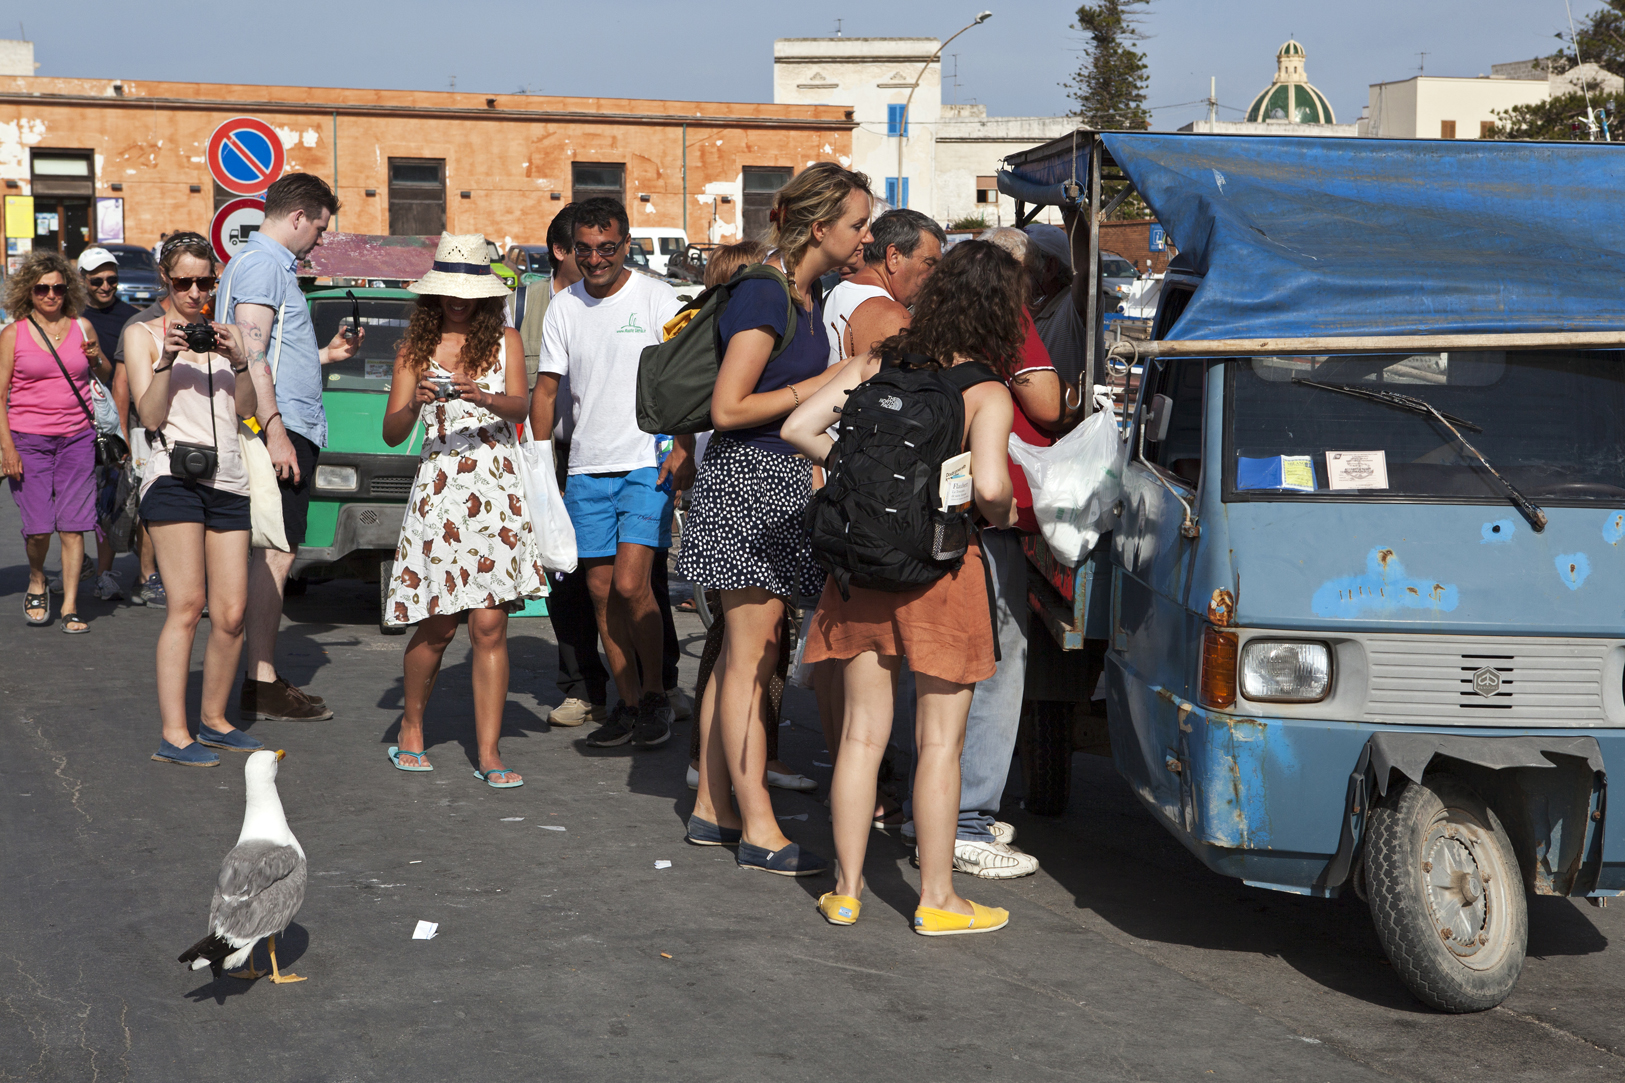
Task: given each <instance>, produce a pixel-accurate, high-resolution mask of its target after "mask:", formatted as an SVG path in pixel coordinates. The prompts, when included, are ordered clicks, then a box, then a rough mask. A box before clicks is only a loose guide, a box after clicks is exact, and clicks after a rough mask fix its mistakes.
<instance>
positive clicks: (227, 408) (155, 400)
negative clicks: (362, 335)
mask: <svg viewBox="0 0 1625 1083" xmlns="http://www.w3.org/2000/svg"><path fill="white" fill-rule="evenodd" d="M158 272H159V275H160V277H162V278H163V280H164V285H165V286H166V287H167V288H168V290H169V296H170V301H171V304H173V306H174V313H175V314H174V315H173V316H166V317H163V318H162V319H157V320H151V321H149V322H147V323H137V324H131V325H129V326H128V327H126V328H125V329H124V343H123V345H124V359H125V363H126V364H127V365H128V366H129V376H130V393H131V396H132V397H133V398H134V399H135V404H136V410H137V412H138V413H139V415H140V419H141V425H142V427H143V428H145V429H146V430H147V432H148V434H149V437H150V443H151V445H152V455H151V457H150V458H149V459H148V460H147V464H146V468H145V470H144V471H143V473H142V478H141V519H142V521H143V522H144V523H146V524H147V527H148V529H149V530H150V532H151V536H152V543H153V550H154V553H155V554H156V556H157V558H158V571H159V574H160V575H161V576H162V577H163V581H164V587H165V589H166V590H167V591H168V593H169V608H168V610H167V612H166V614H165V618H164V629H163V631H162V632H160V633H159V635H158V712H159V714H160V716H161V717H162V719H163V737H162V739H161V740H160V741H159V744H158V751H157V752H156V753H154V754H153V757H152V758H153V759H155V760H159V761H161V762H165V763H175V764H180V765H182V766H185V767H214V766H215V765H217V764H218V763H219V762H220V757H219V756H217V755H216V754H214V753H213V752H210V751H209V750H208V749H206V748H204V747H202V746H203V745H209V746H212V747H214V748H224V749H229V750H231V751H235V752H253V751H254V750H255V749H258V748H261V747H263V746H262V745H261V744H260V742H259V741H256V740H255V739H254V738H252V737H250V736H248V735H247V734H245V733H242V732H241V731H239V730H237V729H236V728H235V727H233V726H232V724H231V723H230V722H227V721H226V697H227V695H228V694H229V693H230V692H231V685H232V680H233V678H234V677H235V676H236V673H237V659H238V657H239V656H240V655H241V653H242V649H243V609H244V607H245V606H246V604H247V601H248V539H249V526H250V523H249V501H248V470H247V468H246V467H245V466H244V464H243V457H242V452H241V451H240V450H239V448H238V445H237V426H238V424H239V423H240V419H242V418H251V417H253V416H254V410H255V407H256V405H257V400H256V398H255V395H254V384H253V381H252V380H249V379H246V378H239V377H245V376H246V373H247V371H248V364H247V362H246V361H244V360H243V349H242V345H241V343H240V342H239V341H238V340H237V332H236V330H235V329H234V328H232V327H229V326H227V325H226V324H222V323H215V322H213V321H211V320H210V319H209V317H208V315H207V314H206V313H207V310H208V307H209V299H210V296H211V294H213V292H214V287H215V284H216V282H218V280H219V279H218V276H217V275H216V274H215V264H214V249H213V247H212V246H211V245H210V244H209V242H208V241H207V240H206V239H204V238H203V237H202V236H200V235H199V234H196V233H177V234H175V235H174V236H173V237H171V238H170V239H169V240H168V241H166V242H165V243H164V246H163V253H162V255H161V256H160V257H159V260H158ZM188 329H190V331H191V336H190V338H191V339H195V340H199V342H198V344H201V340H204V339H208V338H210V337H212V338H213V340H214V341H213V344H212V348H211V349H200V350H194V349H193V348H192V345H193V344H192V343H191V342H189V335H188ZM205 329H207V330H208V331H209V332H212V336H211V335H209V334H204V333H203V332H204V331H205ZM205 600H207V602H208V608H209V644H208V647H207V648H206V649H205V651H204V655H203V697H202V699H203V702H202V718H201V719H200V721H199V725H198V736H197V740H196V741H194V740H193V739H192V737H191V735H190V733H189V732H188V727H187V722H186V680H187V673H188V670H189V669H190V668H191V660H192V640H193V637H194V635H195V634H196V632H197V625H198V621H199V620H200V619H201V618H202V616H203V607H204V602H205Z"/></svg>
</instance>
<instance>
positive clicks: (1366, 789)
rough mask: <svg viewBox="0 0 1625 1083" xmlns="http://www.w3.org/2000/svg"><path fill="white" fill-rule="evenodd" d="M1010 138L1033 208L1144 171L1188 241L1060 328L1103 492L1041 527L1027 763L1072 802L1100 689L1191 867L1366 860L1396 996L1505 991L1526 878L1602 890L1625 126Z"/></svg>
mask: <svg viewBox="0 0 1625 1083" xmlns="http://www.w3.org/2000/svg"><path fill="white" fill-rule="evenodd" d="M1008 164H1009V167H1010V168H1009V170H1008V171H1007V173H1006V174H1005V175H1004V176H1003V177H1002V178H1001V183H1002V186H1003V187H1004V188H1005V190H1006V191H1007V192H1009V193H1010V194H1012V195H1015V196H1016V197H1017V198H1018V199H1020V200H1022V201H1023V204H1024V205H1023V207H1022V210H1023V212H1024V213H1025V212H1026V211H1027V210H1028V208H1030V207H1032V206H1038V205H1046V204H1048V205H1060V206H1062V207H1063V208H1065V209H1066V211H1067V215H1068V218H1069V220H1070V221H1071V222H1072V228H1073V229H1074V231H1087V232H1088V234H1089V235H1090V236H1091V239H1092V236H1093V235H1095V234H1097V233H1098V230H1096V229H1095V228H1094V223H1097V222H1098V221H1099V219H1100V217H1101V215H1102V213H1103V212H1105V211H1107V209H1108V205H1109V203H1110V201H1111V199H1113V198H1115V197H1117V196H1118V195H1119V194H1121V193H1124V192H1126V191H1128V190H1133V191H1135V192H1137V193H1138V194H1139V196H1140V197H1141V198H1142V199H1143V200H1144V201H1145V203H1146V204H1147V205H1148V206H1149V207H1150V208H1151V210H1152V211H1153V212H1154V213H1155V215H1156V217H1157V219H1158V221H1159V222H1160V223H1161V224H1162V225H1163V226H1164V227H1165V228H1166V230H1167V233H1168V236H1169V237H1170V238H1171V239H1172V240H1173V241H1174V242H1176V243H1177V245H1178V248H1179V254H1178V256H1177V258H1176V259H1175V260H1174V261H1173V263H1172V265H1171V266H1170V268H1169V271H1168V274H1167V277H1166V279H1165V280H1164V283H1163V288H1162V291H1161V300H1160V304H1159V308H1158V311H1157V314H1156V316H1155V318H1154V320H1153V321H1152V323H1151V325H1150V327H1149V333H1148V334H1147V335H1146V337H1145V338H1144V339H1143V340H1140V341H1135V340H1124V341H1108V340H1107V339H1106V337H1105V335H1104V333H1103V332H1098V331H1097V334H1096V336H1095V338H1094V341H1093V342H1092V343H1091V349H1090V352H1089V356H1088V357H1087V358H1086V359H1084V362H1085V368H1084V377H1083V379H1085V380H1087V381H1090V382H1092V383H1094V384H1096V385H1098V386H1103V387H1112V388H1114V389H1115V390H1116V391H1117V393H1118V394H1119V395H1120V397H1121V399H1122V401H1123V402H1124V404H1125V405H1124V408H1123V410H1122V425H1123V427H1124V431H1125V435H1126V440H1127V449H1128V455H1127V466H1126V468H1125V470H1124V472H1123V489H1122V497H1121V501H1120V502H1119V504H1118V505H1117V506H1116V508H1115V509H1114V510H1115V511H1116V514H1117V522H1116V524H1115V529H1114V530H1113V531H1112V533H1111V534H1109V535H1106V536H1105V537H1103V538H1102V540H1101V543H1100V545H1099V546H1097V547H1096V549H1095V551H1094V552H1093V553H1091V554H1089V555H1088V556H1086V557H1085V558H1084V560H1083V561H1082V563H1081V564H1080V565H1079V567H1077V568H1075V569H1073V568H1066V567H1063V566H1061V565H1060V564H1059V563H1058V562H1057V561H1055V559H1054V558H1053V556H1051V555H1050V554H1049V553H1048V552H1047V551H1046V550H1045V548H1044V546H1043V544H1042V542H1041V541H1038V542H1036V543H1035V544H1034V545H1033V546H1032V555H1033V564H1034V565H1035V567H1036V569H1037V571H1038V573H1039V574H1035V575H1034V576H1033V577H1032V579H1033V581H1034V585H1033V588H1032V597H1031V602H1032V605H1033V609H1034V611H1035V613H1036V615H1037V618H1038V620H1037V621H1036V623H1037V624H1041V625H1043V626H1044V627H1045V628H1047V629H1048V630H1049V632H1050V633H1051V635H1050V636H1048V637H1046V636H1045V635H1044V634H1043V633H1041V632H1038V631H1037V630H1036V628H1035V630H1034V633H1033V635H1032V637H1031V638H1032V640H1033V655H1032V663H1031V666H1030V675H1029V691H1028V696H1029V704H1028V710H1027V716H1028V717H1027V720H1026V722H1025V726H1026V731H1025V732H1024V734H1023V747H1024V749H1025V752H1026V757H1025V758H1026V763H1027V768H1028V776H1029V789H1030V793H1036V797H1037V801H1038V803H1039V804H1040V805H1042V804H1044V803H1045V802H1048V803H1049V804H1050V805H1051V810H1052V811H1058V809H1057V808H1055V806H1056V805H1059V804H1064V801H1065V789H1064V787H1065V777H1066V775H1065V768H1066V764H1065V762H1064V757H1066V756H1068V755H1069V754H1070V751H1071V748H1072V741H1071V740H1070V739H1069V732H1070V731H1071V730H1073V729H1076V730H1079V731H1088V730H1089V729H1090V722H1091V715H1096V716H1098V715H1099V714H1100V713H1101V709H1102V707H1103V709H1104V710H1103V713H1104V716H1105V718H1104V727H1103V733H1101V734H1100V736H1101V738H1102V739H1104V740H1106V741H1109V745H1110V754H1111V756H1112V757H1113V760H1114V762H1115V764H1116V767H1117V770H1118V771H1119V772H1120V773H1121V774H1122V776H1123V777H1124V778H1125V779H1126V780H1127V781H1128V782H1129V784H1130V786H1131V787H1132V788H1133V790H1134V791H1135V793H1137V794H1138V795H1139V797H1140V800H1141V801H1142V802H1144V804H1145V806H1146V808H1147V809H1149V810H1150V812H1151V814H1152V815H1153V816H1155V817H1156V818H1157V819H1158V820H1159V821H1160V822H1161V823H1162V824H1163V825H1164V826H1165V827H1166V828H1167V829H1168V830H1169V831H1171V832H1172V833H1173V834H1174V835H1175V836H1176V837H1177V838H1179V839H1180V841H1182V842H1183V843H1184V844H1185V845H1186V846H1187V847H1188V848H1189V849H1190V850H1191V852H1192V853H1194V854H1195V855H1196V856H1197V857H1198V858H1199V859H1200V860H1201V861H1203V862H1204V863H1205V864H1206V865H1208V866H1209V867H1210V868H1212V869H1214V870H1216V871H1218V872H1221V873H1224V874H1226V875H1229V876H1234V877H1237V878H1240V879H1242V880H1244V881H1246V882H1247V883H1249V884H1251V885H1253V886H1256V887H1268V888H1274V889H1277V890H1281V891H1290V892H1297V893H1300V894H1308V895H1318V896H1334V895H1337V894H1338V893H1340V892H1342V891H1344V890H1352V891H1354V892H1356V893H1357V894H1358V895H1359V896H1360V897H1361V898H1363V899H1365V900H1366V901H1367V902H1368V904H1369V906H1370V909H1371V913H1372V917H1373V919H1374V922H1375V925H1376V929H1377V933H1378V936H1379V938H1380V939H1381V941H1382V945H1383V947H1384V949H1385V951H1386V952H1387V954H1388V957H1389V959H1390V960H1391V961H1392V963H1393V966H1394V969H1395V971H1396V973H1398V974H1399V976H1400V977H1401V978H1402V979H1403V980H1404V981H1405V982H1406V984H1407V985H1408V986H1409V987H1410V988H1411V989H1412V991H1413V992H1415V994H1416V995H1417V996H1418V997H1419V998H1420V999H1422V1000H1423V1001H1424V1002H1426V1003H1427V1004H1429V1005H1432V1006H1433V1007H1435V1008H1438V1009H1441V1010H1445V1011H1476V1010H1482V1009H1485V1008H1489V1007H1493V1006H1494V1005H1496V1004H1498V1003H1500V1002H1501V1001H1502V1000H1503V999H1505V998H1506V996H1507V995H1508V994H1509V993H1510V992H1511V990H1512V987H1513V985H1514V983H1515V982H1516V981H1517V978H1518V974H1519V972H1520V970H1521V968H1522V965H1523V959H1524V950H1525V942H1526V939H1527V931H1528V913H1527V909H1526V904H1525V898H1526V893H1528V892H1534V893H1537V894H1545V895H1567V896H1584V897H1589V898H1590V899H1591V900H1592V901H1593V902H1595V903H1599V904H1600V903H1601V902H1602V900H1604V899H1605V898H1606V897H1608V896H1612V895H1617V894H1620V893H1621V892H1625V816H1621V815H1620V814H1617V813H1616V814H1614V815H1612V816H1611V815H1610V814H1609V809H1608V779H1609V775H1610V773H1611V770H1612V768H1614V767H1615V765H1618V766H1620V767H1621V768H1625V695H1622V693H1625V688H1622V684H1625V276H1622V273H1621V270H1620V268H1621V267H1622V266H1625V217H1622V216H1621V215H1620V213H1619V203H1620V200H1621V198H1622V197H1625V148H1621V147H1615V146H1611V145H1604V144H1563V143H1560V144H1551V143H1540V144H1532V143H1503V142H1492V141H1473V142H1459V143H1457V142H1449V141H1434V140H1384V139H1305V138H1276V137H1245V136H1207V135H1154V134H1150V133H1095V132H1079V133H1078V134H1077V135H1076V136H1069V137H1066V138H1064V139H1060V140H1056V141H1055V142H1053V143H1050V144H1046V145H1045V146H1042V147H1038V148H1035V149H1034V150H1032V151H1028V152H1025V153H1023V154H1020V155H1017V156H1015V157H1013V158H1011V159H1010V160H1009V163H1008ZM1081 240H1082V238H1079V237H1077V236H1076V234H1075V251H1076V250H1084V249H1082V248H1081ZM1096 250H1097V248H1096V246H1095V245H1094V244H1092V243H1091V244H1089V245H1088V247H1087V249H1086V251H1088V252H1089V253H1090V254H1091V255H1092V254H1093V253H1094V252H1095V251H1096ZM1095 263H1096V261H1095V260H1094V259H1092V258H1091V259H1088V260H1087V262H1085V263H1083V264H1082V268H1083V269H1082V270H1080V273H1087V274H1095V273H1097V272H1096V271H1095V270H1094V269H1093V268H1094V265H1095ZM1095 292H1097V291H1093V290H1091V293H1095ZM1099 325H1100V323H1099V321H1098V320H1097V321H1096V326H1097V328H1098V327H1099ZM1125 388H1127V393H1126V394H1125V393H1124V390H1125ZM1087 397H1088V396H1086V398H1087ZM1102 674H1103V676H1102ZM1091 702H1093V707H1091ZM1058 787H1059V788H1058ZM1057 798H1058V800H1057Z"/></svg>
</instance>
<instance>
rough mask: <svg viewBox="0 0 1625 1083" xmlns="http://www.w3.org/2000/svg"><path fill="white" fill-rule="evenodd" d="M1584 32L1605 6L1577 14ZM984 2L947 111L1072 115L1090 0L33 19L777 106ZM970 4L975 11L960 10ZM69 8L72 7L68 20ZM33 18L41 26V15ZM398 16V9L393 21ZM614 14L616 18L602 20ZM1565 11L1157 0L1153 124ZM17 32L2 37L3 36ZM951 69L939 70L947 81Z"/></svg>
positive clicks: (249, 11)
mask: <svg viewBox="0 0 1625 1083" xmlns="http://www.w3.org/2000/svg"><path fill="white" fill-rule="evenodd" d="M1573 2H1574V9H1575V10H1574V14H1575V17H1576V18H1579V17H1580V16H1582V15H1584V14H1585V13H1586V12H1589V11H1593V10H1595V9H1596V8H1598V7H1599V6H1601V5H1600V3H1599V2H1598V0H1573ZM983 5H985V6H987V7H989V8H991V9H992V10H993V12H994V17H993V18H992V19H991V20H989V21H988V22H987V23H985V24H983V25H982V26H979V27H976V28H975V29H973V30H971V31H969V32H968V33H966V34H965V35H964V36H963V37H961V38H959V40H957V41H956V42H954V43H953V45H952V46H950V51H951V52H952V53H957V54H958V60H957V63H958V69H959V80H958V81H959V86H958V87H957V88H955V87H954V86H952V85H948V86H947V87H945V91H944V94H945V99H946V100H949V101H953V100H955V99H956V98H957V100H960V101H967V102H968V101H976V102H981V103H982V104H984V105H986V106H987V107H988V112H989V113H991V114H993V115H995V116H1001V115H1002V116H1045V115H1058V114H1060V113H1064V112H1066V111H1067V109H1068V108H1069V103H1068V100H1067V97H1066V92H1065V91H1064V90H1063V89H1062V87H1061V86H1060V84H1061V83H1063V82H1064V81H1065V80H1066V79H1067V78H1068V76H1069V75H1070V74H1071V73H1072V72H1073V71H1074V70H1076V68H1077V66H1078V63H1079V60H1080V57H1081V51H1080V50H1081V48H1082V37H1081V35H1080V34H1078V33H1077V32H1076V31H1075V30H1072V29H1071V24H1072V21H1073V18H1074V14H1075V11H1076V5H1068V4H1065V3H1047V2H1041V0H978V2H976V3H970V4H961V2H960V0H864V2H862V3H849V2H848V0H820V2H818V3H812V4H809V3H795V4H791V3H783V2H780V0H767V2H764V0H754V2H752V0H729V2H721V0H685V2H683V3H676V2H672V0H595V2H592V3H577V4H562V3H555V2H548V0H543V2H536V0H528V2H520V0H510V2H495V3H490V2H488V3H478V2H470V3H462V4H447V3H445V2H443V0H441V2H436V3H430V2H427V0H392V2H390V3H389V4H387V5H385V4H381V3H376V2H374V3H366V4H361V3H355V2H353V0H352V2H348V3H345V2H340V3H333V2H332V0H327V2H322V3H317V2H314V0H278V2H277V3H275V4H256V5H252V6H250V5H235V4H231V5H226V4H198V3H195V2H194V3H187V4H179V3H174V2H173V0H159V2H158V3H156V4H145V5H140V4H138V5H131V4H130V3H129V2H128V0H121V2H118V3H111V2H108V0H79V2H78V3H75V4H74V5H72V10H73V14H74V17H73V18H62V17H60V16H61V14H62V12H58V13H57V16H58V17H54V18H53V17H50V16H48V15H46V14H44V12H46V11H47V10H48V9H42V8H34V9H26V10H24V9H19V13H20V14H23V15H24V16H25V17H24V20H23V28H24V30H25V31H26V33H27V35H28V36H29V37H30V38H31V39H32V40H33V41H34V42H35V59H36V60H37V61H39V63H40V69H39V74H41V75H64V76H87V77H97V78H102V77H106V78H113V77H118V78H124V79H178V80H197V81H200V82H244V83H282V84H295V85H308V86H359V87H387V88H405V89H430V90H439V89H446V88H447V87H448V86H449V84H450V81H451V79H452V78H453V77H455V78H456V86H457V89H458V90H464V91H477V92H480V93H484V94H510V93H514V92H516V91H518V90H519V89H520V88H521V87H528V88H529V89H530V90H531V91H532V92H536V93H545V94H567V95H582V96H605V97H637V98H669V99H680V100H696V99H697V100H722V101H771V100H772V93H773V84H772V67H773V65H772V52H773V39H774V38H776V37H819V36H827V35H830V34H833V33H834V32H835V22H836V19H840V20H841V21H842V31H843V33H845V34H846V35H848V36H854V37H856V36H869V37H888V36H900V35H907V36H915V35H919V36H936V37H946V36H947V35H949V34H952V33H953V32H954V31H955V30H957V29H958V28H959V27H961V26H963V25H964V24H965V23H967V22H969V21H970V19H971V17H972V16H973V15H974V14H975V13H976V11H978V10H980V8H981V7H982V6H983ZM961 7H963V10H961ZM66 10H67V9H63V11H66ZM30 11H34V12H40V13H41V14H39V15H38V16H37V18H35V19H33V20H29V19H28V18H27V17H26V16H27V15H28V14H29V12H30ZM386 12H387V15H386V14H385V13H386ZM606 20H607V22H606ZM1566 25H1567V23H1566V16H1565V14H1564V8H1563V0H1365V2H1364V3H1361V4H1331V3H1325V2H1311V3H1307V4H1306V3H1304V2H1303V0H1245V2H1244V0H1153V3H1152V4H1151V8H1150V11H1149V13H1148V15H1147V17H1146V19H1145V22H1144V29H1145V31H1146V32H1147V33H1148V34H1149V35H1150V36H1149V37H1148V38H1147V40H1146V41H1145V42H1144V43H1143V48H1144V49H1145V50H1146V51H1147V53H1148V55H1149V59H1150V64H1151V73H1152V74H1151V90H1150V101H1149V103H1148V104H1150V105H1152V106H1154V107H1160V108H1158V109H1157V112H1156V114H1155V116H1156V121H1157V126H1158V127H1159V128H1176V127H1178V126H1179V125H1180V124H1183V123H1185V122H1186V121H1188V120H1191V119H1194V118H1197V117H1199V116H1202V115H1204V109H1203V107H1202V106H1201V105H1197V104H1181V103H1193V102H1195V101H1196V100H1197V99H1199V98H1203V97H1206V95H1207V92H1208V79H1209V77H1210V76H1214V77H1217V78H1218V97H1219V101H1220V103H1221V105H1224V106H1231V107H1233V108H1232V109H1221V111H1220V117H1221V119H1238V118H1239V116H1240V113H1239V112H1236V111H1235V110H1239V109H1245V108H1246V106H1247V105H1248V103H1249V102H1250V101H1251V100H1252V97H1253V96H1254V95H1255V94H1256V93H1257V92H1258V91H1260V90H1262V89H1263V88H1264V86H1265V85H1266V84H1268V83H1269V81H1270V78H1271V76H1272V75H1273V74H1274V71H1275V59H1274V56H1275V50H1276V48H1277V47H1278V46H1279V45H1280V44H1281V42H1283V41H1285V40H1286V38H1287V37H1288V36H1289V35H1295V36H1296V37H1297V38H1298V40H1299V41H1301V42H1303V44H1304V46H1305V48H1306V50H1307V52H1308V72H1309V77H1310V79H1311V80H1312V81H1313V82H1314V83H1315V85H1317V86H1318V87H1320V89H1321V90H1322V91H1324V92H1325V93H1326V95H1327V97H1328V98H1330V100H1331V102H1332V107H1333V109H1334V110H1336V112H1337V114H1338V119H1339V120H1342V121H1352V120H1354V119H1355V118H1356V117H1357V116H1358V115H1359V112H1360V107H1361V106H1362V105H1363V104H1364V102H1365V100H1366V86H1367V84H1369V83H1373V82H1379V81H1384V80H1392V79H1405V78H1408V77H1409V76H1411V75H1414V74H1415V73H1416V71H1417V68H1418V66H1419V64H1422V63H1424V61H1423V60H1422V58H1420V57H1419V56H1418V54H1419V53H1422V52H1426V53H1427V54H1428V55H1427V57H1426V59H1425V64H1426V70H1427V72H1428V73H1429V74H1434V75H1468V76H1471V75H1477V74H1479V73H1480V72H1483V73H1485V74H1488V72H1489V68H1490V65H1491V64H1494V63H1499V62H1502V61H1509V60H1520V59H1527V58H1529V57H1532V56H1536V55H1541V54H1545V53H1548V52H1551V51H1552V50H1553V49H1554V48H1555V47H1556V42H1555V41H1554V39H1553V37H1552V35H1553V34H1555V33H1557V32H1558V31H1559V30H1562V29H1564V28H1565V27H1566ZM17 33H18V29H17V27H15V26H11V27H5V26H0V36H5V37H11V36H13V35H15V34H17ZM954 63H955V61H954V60H953V59H952V58H949V59H948V61H947V64H946V68H945V71H946V73H947V74H949V75H951V73H952V70H953V66H954Z"/></svg>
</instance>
